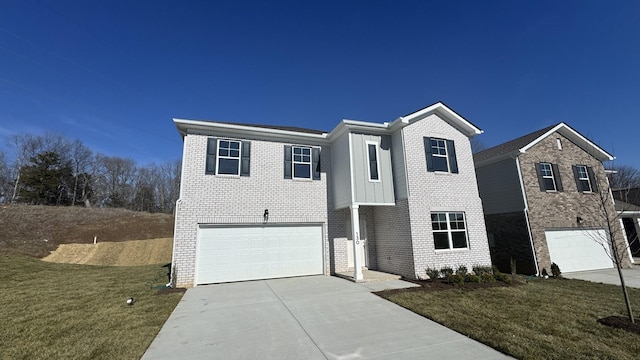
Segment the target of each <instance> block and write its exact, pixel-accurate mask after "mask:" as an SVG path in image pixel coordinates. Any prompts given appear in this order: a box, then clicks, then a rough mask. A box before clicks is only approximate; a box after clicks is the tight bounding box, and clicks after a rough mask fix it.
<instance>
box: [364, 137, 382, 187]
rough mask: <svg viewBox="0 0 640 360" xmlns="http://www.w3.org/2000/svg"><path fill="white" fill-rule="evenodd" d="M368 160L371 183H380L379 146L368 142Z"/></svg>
mask: <svg viewBox="0 0 640 360" xmlns="http://www.w3.org/2000/svg"><path fill="white" fill-rule="evenodd" d="M367 159H368V163H369V181H380V173H379V171H378V144H377V143H375V142H367Z"/></svg>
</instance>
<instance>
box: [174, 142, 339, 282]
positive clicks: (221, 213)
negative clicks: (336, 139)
mask: <svg viewBox="0 0 640 360" xmlns="http://www.w3.org/2000/svg"><path fill="white" fill-rule="evenodd" d="M238 140H245V139H238ZM247 140H250V141H251V172H250V173H251V176H249V177H233V176H232V177H230V176H216V175H205V161H206V150H207V136H204V135H197V134H189V135H187V136H186V137H185V138H184V154H183V173H182V175H183V176H182V184H181V197H180V203H179V204H178V206H177V209H176V229H175V237H174V239H175V240H174V241H175V245H174V258H173V266H174V269H175V271H176V274H177V279H176V283H177V285H179V286H190V285H193V281H194V271H195V266H196V265H195V261H196V238H197V231H198V226H199V224H223V223H238V224H240V223H242V224H261V223H262V221H263V218H262V215H263V213H264V210H265V209H268V210H269V224H288V223H320V224H323V237H324V245H325V246H324V247H325V250H324V257H325V273H326V274H329V273H330V271H331V270H330V259H329V258H330V256H329V254H330V250H329V242H328V240H327V239H328V236H327V234H328V228H327V206H328V203H329V202H330V200H329V197H328V193H327V176H326V173H327V172H328V171H330V170H329V169H330V168H331V156H330V149H329V148H328V147H322V153H321V163H322V174H321V180H316V181H311V180H309V181H303V180H291V179H284V174H283V161H284V159H283V154H284V143H280V142H269V141H260V140H255V139H247Z"/></svg>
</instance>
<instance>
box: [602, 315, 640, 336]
mask: <svg viewBox="0 0 640 360" xmlns="http://www.w3.org/2000/svg"><path fill="white" fill-rule="evenodd" d="M636 321H637V320H636ZM598 322H599V323H600V324H602V325H607V326H611V327H614V328H618V329H622V330H626V331H628V332H632V333H635V334H638V335H640V323H637V322H636V323H632V322H631V321H629V318H628V317H624V316H607V317H606V318H602V319H598Z"/></svg>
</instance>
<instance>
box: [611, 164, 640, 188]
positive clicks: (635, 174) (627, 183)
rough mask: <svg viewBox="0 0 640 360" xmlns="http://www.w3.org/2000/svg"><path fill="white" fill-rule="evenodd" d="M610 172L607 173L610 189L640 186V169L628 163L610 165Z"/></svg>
mask: <svg viewBox="0 0 640 360" xmlns="http://www.w3.org/2000/svg"><path fill="white" fill-rule="evenodd" d="M610 170H612V173H611V174H610V175H609V183H610V184H611V189H613V190H617V189H629V188H637V187H640V170H638V169H636V168H634V167H633V166H628V165H617V166H613V167H611V169H610Z"/></svg>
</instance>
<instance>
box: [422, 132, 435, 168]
mask: <svg viewBox="0 0 640 360" xmlns="http://www.w3.org/2000/svg"><path fill="white" fill-rule="evenodd" d="M424 152H425V154H426V155H427V171H433V153H432V152H431V138H430V137H425V138H424Z"/></svg>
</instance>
